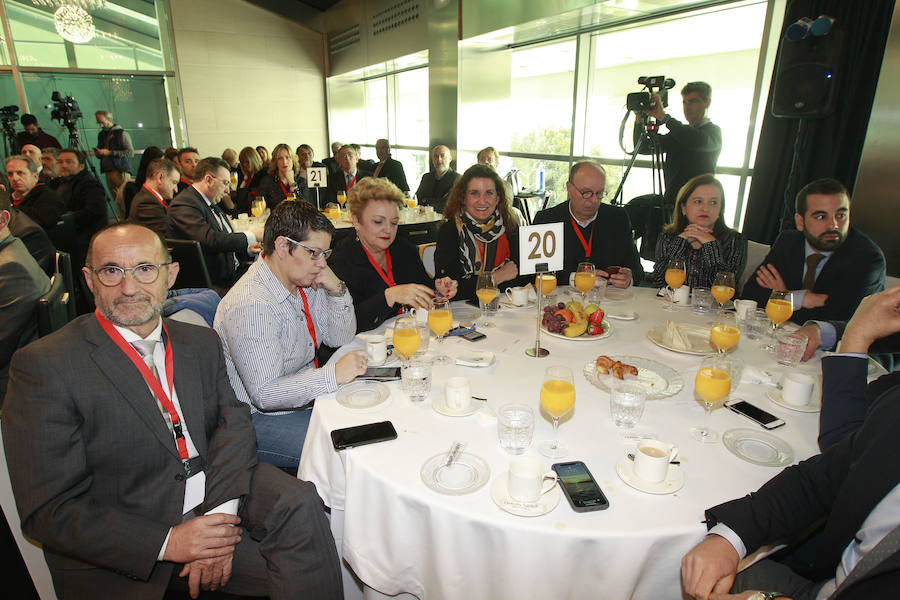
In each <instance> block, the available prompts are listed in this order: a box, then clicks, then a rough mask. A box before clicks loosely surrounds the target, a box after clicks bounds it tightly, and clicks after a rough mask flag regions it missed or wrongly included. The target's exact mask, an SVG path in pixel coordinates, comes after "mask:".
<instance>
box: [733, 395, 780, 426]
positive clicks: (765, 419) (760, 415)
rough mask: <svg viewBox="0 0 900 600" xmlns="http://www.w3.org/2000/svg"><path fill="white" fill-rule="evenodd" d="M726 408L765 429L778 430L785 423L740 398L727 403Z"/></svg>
mask: <svg viewBox="0 0 900 600" xmlns="http://www.w3.org/2000/svg"><path fill="white" fill-rule="evenodd" d="M725 406H727V407H728V408H730V409H731V410H733V411H734V412H736V413H738V414H741V415H744V416H745V417H747V418H748V419H750V420H751V421H753V422H754V423H757V424H758V425H760V426H762V427H763V428H765V429H778V428H779V427H781V426H782V425H784V421H782V420H781V419H779V418H778V417H776V416H775V415H773V414H772V413H768V412H766V411H764V410H763V409H761V408H760V407H758V406H754V405H753V404H750V403H749V402H747V401H746V400H741V399H740V398H735V399H734V400H729V401H728V402H726V403H725Z"/></svg>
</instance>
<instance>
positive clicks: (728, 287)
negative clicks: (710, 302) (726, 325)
mask: <svg viewBox="0 0 900 600" xmlns="http://www.w3.org/2000/svg"><path fill="white" fill-rule="evenodd" d="M710 291H711V292H712V295H713V298H715V299H716V302H718V303H719V314H723V313H724V312H725V303H726V302H728V301H729V300H731V299H732V298H733V297H734V273H731V272H729V271H719V272H718V273H716V278H715V280H714V281H713V284H712V288H710Z"/></svg>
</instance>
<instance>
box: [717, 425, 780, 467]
mask: <svg viewBox="0 0 900 600" xmlns="http://www.w3.org/2000/svg"><path fill="white" fill-rule="evenodd" d="M722 443H723V444H725V447H726V448H728V450H730V451H731V453H732V454H734V455H735V456H737V457H738V458H740V459H743V460H746V461H747V462H751V463H753V464H754V465H760V466H763V467H786V466H787V465H789V464H791V463H792V462H794V450H793V449H792V448H791V447H790V445H789V444H788V443H787V442H785V441H784V440H782V439H781V438H780V437H777V436H774V435H772V434H771V433H768V432H765V431H757V430H755V429H729V430H728V431H726V432H725V433H723V434H722Z"/></svg>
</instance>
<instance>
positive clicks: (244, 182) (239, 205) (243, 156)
mask: <svg viewBox="0 0 900 600" xmlns="http://www.w3.org/2000/svg"><path fill="white" fill-rule="evenodd" d="M265 174H266V171H265V169H264V168H263V164H262V160H261V159H260V158H259V152H257V151H256V149H255V148H253V147H251V146H244V147H243V148H242V149H241V151H240V153H239V154H238V187H237V191H236V192H235V195H234V214H235V215H239V214H241V213H247V214H249V213H250V201H251V200H252V199H253V198H254V197H255V196H256V192H257V190H258V189H259V184H260V183H261V182H262V178H263V176H264V175H265Z"/></svg>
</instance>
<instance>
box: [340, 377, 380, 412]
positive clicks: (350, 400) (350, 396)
mask: <svg viewBox="0 0 900 600" xmlns="http://www.w3.org/2000/svg"><path fill="white" fill-rule="evenodd" d="M390 396H391V391H390V390H389V389H388V387H387V386H386V385H384V384H383V383H379V382H377V381H371V380H367V381H354V382H353V383H348V384H347V385H345V386H342V387H341V389H339V390H338V393H337V401H338V404H340V405H341V406H344V407H346V408H351V409H354V410H363V409H368V408H374V407H376V406H378V405H380V404H381V403H382V402H384V401H385V400H387V399H388V398H390Z"/></svg>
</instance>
